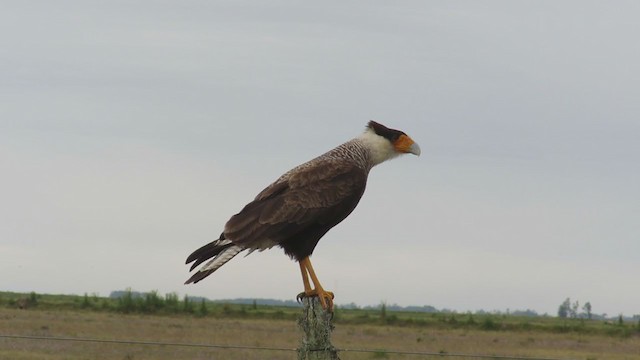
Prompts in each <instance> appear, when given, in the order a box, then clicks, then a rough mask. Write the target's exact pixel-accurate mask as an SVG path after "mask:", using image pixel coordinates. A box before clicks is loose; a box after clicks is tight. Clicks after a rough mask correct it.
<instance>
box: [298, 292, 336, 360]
mask: <svg viewBox="0 0 640 360" xmlns="http://www.w3.org/2000/svg"><path fill="white" fill-rule="evenodd" d="M302 305H303V308H302V314H301V315H300V318H298V326H299V327H300V329H301V330H302V339H301V341H300V347H299V348H298V359H299V360H327V359H328V360H339V357H338V351H337V350H336V348H335V347H334V346H333V345H331V331H332V330H333V324H332V323H331V318H332V315H331V313H329V312H327V311H325V310H324V309H323V308H322V305H321V304H320V300H318V298H317V297H306V298H302Z"/></svg>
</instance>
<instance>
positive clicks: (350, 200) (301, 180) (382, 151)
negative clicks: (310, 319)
mask: <svg viewBox="0 0 640 360" xmlns="http://www.w3.org/2000/svg"><path fill="white" fill-rule="evenodd" d="M406 153H411V154H415V155H420V147H419V146H418V144H416V143H415V142H414V141H413V140H412V139H411V138H410V137H409V136H408V135H407V134H405V133H404V132H402V131H399V130H394V129H390V128H387V127H386V126H384V125H382V124H379V123H377V122H375V121H370V122H369V123H368V124H367V127H366V129H365V131H364V133H363V134H362V135H360V136H358V137H356V138H354V139H352V140H350V141H347V142H346V143H344V144H342V145H340V146H338V147H336V148H335V149H333V150H330V151H329V152H327V153H325V154H323V155H320V156H318V157H317V158H315V159H313V160H310V161H308V162H306V163H304V164H302V165H299V166H297V167H295V168H293V169H292V170H290V171H288V172H286V173H285V174H284V175H282V176H280V178H278V180H276V181H275V182H274V183H273V184H271V185H269V186H267V188H266V189H264V190H262V192H260V193H259V194H258V196H256V198H255V199H254V200H253V201H252V202H250V203H249V204H247V205H246V206H245V207H244V208H243V209H242V210H241V211H240V212H239V213H237V214H235V215H233V216H232V217H231V219H229V221H228V222H227V223H226V225H225V226H224V231H223V232H222V234H221V235H220V238H219V239H218V240H215V241H213V242H211V243H209V244H207V245H205V246H203V247H201V248H199V249H197V250H196V251H194V252H193V253H192V254H191V255H189V257H188V258H187V261H186V263H187V264H189V263H191V262H193V265H192V266H191V269H190V270H193V269H194V268H195V267H196V266H198V265H200V264H202V263H203V262H205V261H207V260H209V261H208V262H207V263H206V264H204V265H203V266H202V267H201V268H200V269H198V271H197V272H196V273H195V274H193V276H191V278H189V279H188V280H187V281H186V282H185V284H189V283H197V282H198V281H200V280H202V279H204V278H206V277H207V276H209V275H211V274H212V273H213V272H214V271H216V270H217V269H218V268H220V267H221V266H222V265H224V264H225V263H226V262H227V261H229V260H231V259H232V258H233V257H234V256H236V255H237V254H238V253H240V252H241V251H244V250H249V253H251V252H253V251H255V250H260V251H262V250H265V249H268V248H271V247H273V246H275V245H277V246H280V247H281V248H282V249H284V252H285V253H286V254H287V255H289V256H290V257H291V258H292V259H295V260H296V261H297V262H298V263H299V265H300V271H301V272H302V282H303V284H304V292H303V293H301V294H300V295H299V297H305V296H308V297H310V296H318V297H319V300H320V302H321V304H322V306H323V308H325V309H327V310H329V311H331V310H332V309H333V294H332V293H331V292H329V291H326V290H324V289H323V288H322V286H321V285H320V282H319V281H318V278H317V277H316V274H315V272H314V271H313V267H312V266H311V261H310V260H309V256H310V255H311V254H312V253H313V249H314V248H315V247H316V245H317V244H318V241H319V240H320V238H321V237H322V236H323V235H324V234H326V233H327V231H329V230H330V229H331V228H332V227H334V226H336V225H337V224H339V223H340V222H341V221H342V220H344V219H345V218H346V217H347V216H348V215H349V214H350V213H351V212H352V211H353V209H355V207H356V205H358V202H359V201H360V198H361V197H362V194H363V193H364V189H365V186H366V184H367V176H368V175H369V171H370V170H371V168H373V167H374V166H375V165H378V164H380V163H381V162H383V161H385V160H389V159H392V158H394V157H396V156H398V155H401V154H406ZM309 278H311V282H312V283H313V288H312V287H311V283H310V282H309Z"/></svg>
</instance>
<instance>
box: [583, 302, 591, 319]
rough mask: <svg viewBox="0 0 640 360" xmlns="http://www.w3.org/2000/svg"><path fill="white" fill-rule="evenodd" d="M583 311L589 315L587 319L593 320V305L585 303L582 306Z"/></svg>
mask: <svg viewBox="0 0 640 360" xmlns="http://www.w3.org/2000/svg"><path fill="white" fill-rule="evenodd" d="M582 310H583V311H584V313H585V314H587V319H589V320H591V316H592V315H593V314H592V313H591V303H590V302H588V301H587V302H586V303H584V305H582Z"/></svg>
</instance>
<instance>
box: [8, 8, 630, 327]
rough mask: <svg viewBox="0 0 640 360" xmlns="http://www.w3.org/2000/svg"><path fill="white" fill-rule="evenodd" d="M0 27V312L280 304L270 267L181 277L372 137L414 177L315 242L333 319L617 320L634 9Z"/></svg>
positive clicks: (372, 184) (374, 184)
mask: <svg viewBox="0 0 640 360" xmlns="http://www.w3.org/2000/svg"><path fill="white" fill-rule="evenodd" d="M2 8H3V9H2V12H1V13H0V41H1V43H2V46H1V47H0V169H1V177H0V184H1V186H0V199H1V200H0V201H1V203H2V206H0V290H8V291H24V292H28V291H36V292H38V293H75V294H83V293H85V292H87V293H90V294H91V293H98V294H100V295H108V294H109V292H110V291H112V290H118V289H125V288H127V287H131V288H132V289H134V290H139V291H147V290H154V289H156V290H158V291H160V292H161V293H167V292H173V291H175V292H178V293H179V294H181V295H184V294H189V295H198V296H206V297H209V298H211V299H225V298H236V297H248V298H276V299H287V300H291V299H294V298H295V295H296V294H297V293H298V292H300V291H301V290H302V282H301V279H300V273H299V268H298V266H297V264H296V263H294V262H292V261H291V260H289V258H288V257H287V256H285V255H284V253H283V252H282V251H281V250H280V249H276V248H274V249H272V250H270V251H265V252H263V253H254V254H252V255H251V256H248V257H246V258H245V257H241V256H239V257H236V258H235V259H234V260H233V261H231V262H230V263H228V264H227V265H225V266H224V267H223V268H221V269H220V270H219V271H218V272H217V273H215V274H214V275H212V276H211V277H209V278H207V279H206V281H203V282H200V283H198V284H196V285H189V286H185V285H183V282H184V281H185V280H186V279H187V278H188V276H189V274H188V271H187V270H188V268H187V267H186V266H185V265H184V260H185V258H186V256H187V255H189V254H190V253H191V252H192V250H194V249H196V248H197V247H200V246H201V245H204V244H205V243H207V242H209V241H211V240H214V239H217V237H218V235H219V234H220V232H221V231H222V228H223V226H224V224H225V222H226V221H227V220H228V219H229V217H230V216H231V215H233V214H235V213H237V212H238V211H239V210H240V209H241V208H242V207H243V206H244V205H245V204H246V203H247V202H248V201H250V200H251V199H252V198H253V197H254V196H255V195H256V194H257V193H258V192H259V191H260V190H262V189H263V188H264V187H265V186H266V185H268V184H269V183H270V182H272V181H273V180H275V179H276V178H277V177H278V176H280V175H281V174H282V173H283V172H285V171H287V170H289V169H290V168H291V167H293V166H295V165H297V164H299V163H301V162H304V161H306V160H309V159H311V158H312V157H315V156H317V155H319V154H321V153H323V152H325V151H327V150H329V149H331V148H333V147H334V146H336V145H339V144H340V143H342V142H344V141H347V140H349V139H351V138H353V137H355V136H357V135H359V134H360V133H361V132H362V131H363V129H364V126H365V125H366V123H367V121H368V120H372V119H373V120H376V121H379V122H381V123H383V124H386V125H388V126H390V127H393V128H397V129H400V130H403V131H405V132H406V133H408V134H409V135H410V136H411V137H412V138H413V139H414V140H416V141H417V142H418V143H419V144H420V146H421V148H422V156H421V157H419V158H418V157H415V156H404V157H400V158H398V159H395V160H393V161H390V162H388V163H384V164H381V165H380V166H378V167H376V168H375V169H373V171H372V172H371V174H370V177H369V183H368V188H367V192H366V193H365V195H364V197H363V199H362V201H361V202H360V205H359V206H358V208H357V209H356V211H354V213H353V214H352V215H351V216H350V217H349V218H348V219H347V220H345V221H344V222H343V223H342V224H340V225H339V226H338V227H336V228H334V229H333V230H332V231H330V232H329V233H328V234H327V235H326V236H325V237H324V238H323V239H322V240H321V241H320V243H319V245H318V247H317V248H316V251H315V253H314V256H313V258H312V259H313V264H314V266H315V268H316V271H317V273H318V276H319V278H320V280H321V281H322V283H323V285H324V286H325V288H328V289H330V290H332V291H334V292H335V293H336V299H335V301H336V303H337V304H346V303H351V302H355V303H357V304H360V305H375V304H379V303H380V302H382V301H384V302H387V303H389V304H393V303H397V304H399V305H432V306H435V307H438V308H450V309H455V310H458V311H474V310H477V309H485V310H493V309H498V310H503V311H504V310H506V309H507V308H510V309H512V310H513V309H526V308H530V309H533V310H536V311H538V312H540V313H544V312H548V313H550V314H556V311H557V309H558V306H559V305H560V304H561V303H562V301H563V300H564V299H565V298H567V297H571V298H572V299H573V300H579V301H580V303H581V304H583V303H584V302H586V301H590V302H591V304H592V306H593V311H594V312H595V313H608V314H609V315H617V314H619V313H624V314H625V315H632V314H639V313H640V307H639V305H638V304H640V288H639V287H638V277H639V276H640V275H639V274H640V265H639V263H640V262H639V260H638V258H639V256H640V187H639V186H638V184H640V166H639V164H640V141H639V134H640V65H639V64H640V42H639V41H638V35H639V34H640V23H639V22H638V19H639V18H640V3H638V2H636V1H609V2H602V1H598V2H591V1H545V2H543V1H517V2H515V1H492V2H486V1H395V2H389V1H366V2H364V1H363V2H346V3H345V2H343V1H328V2H326V1H325V2H322V3H308V2H305V3H300V2H295V1H290V2H288V1H269V2H260V1H237V0H234V1H190V2H176V1H135V2H131V1H109V2H103V1H100V2H99V1H75V2H74V1H66V2H65V1H57V2H31V1H29V2H27V1H15V2H8V3H7V2H5V3H3V6H2Z"/></svg>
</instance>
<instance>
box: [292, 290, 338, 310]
mask: <svg viewBox="0 0 640 360" xmlns="http://www.w3.org/2000/svg"><path fill="white" fill-rule="evenodd" d="M314 296H317V297H318V299H319V300H320V304H321V305H322V308H323V309H325V310H327V311H329V312H333V298H334V295H333V293H332V292H331V291H324V290H323V289H320V290H318V289H313V290H310V291H304V292H301V293H300V294H298V296H296V300H298V302H300V301H302V299H303V298H306V297H314Z"/></svg>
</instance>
